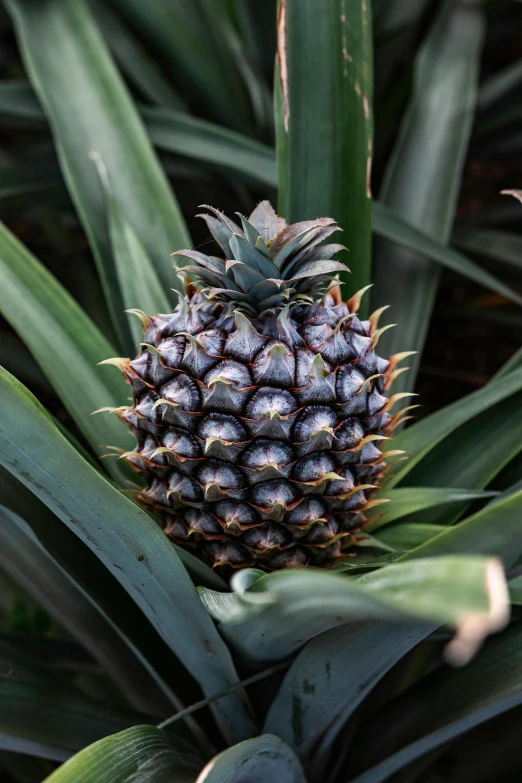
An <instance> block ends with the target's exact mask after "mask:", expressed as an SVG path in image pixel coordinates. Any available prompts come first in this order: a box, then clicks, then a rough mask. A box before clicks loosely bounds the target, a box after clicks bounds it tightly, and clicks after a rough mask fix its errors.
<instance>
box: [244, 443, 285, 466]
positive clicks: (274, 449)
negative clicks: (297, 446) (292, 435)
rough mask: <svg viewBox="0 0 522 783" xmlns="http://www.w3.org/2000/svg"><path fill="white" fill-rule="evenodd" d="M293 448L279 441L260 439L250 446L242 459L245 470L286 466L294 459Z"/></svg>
mask: <svg viewBox="0 0 522 783" xmlns="http://www.w3.org/2000/svg"><path fill="white" fill-rule="evenodd" d="M293 456H294V455H293V451H292V447H291V446H289V445H288V444H287V443H283V442H282V441H279V440H270V439H269V438H259V439H258V440H257V441H256V442H255V443H254V444H253V445H252V446H248V447H247V448H246V449H245V451H244V452H243V454H242V455H241V457H240V464H241V465H243V466H244V467H245V468H254V469H255V468H263V467H265V465H286V464H288V463H289V462H292V459H293Z"/></svg>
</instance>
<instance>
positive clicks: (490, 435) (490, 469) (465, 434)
mask: <svg viewBox="0 0 522 783" xmlns="http://www.w3.org/2000/svg"><path fill="white" fill-rule="evenodd" d="M521 404H522V392H519V393H518V394H514V395H513V396H511V397H508V398H507V399H506V400H502V401H501V402H499V403H498V404H497V405H494V406H492V407H490V408H488V410H486V411H484V412H483V413H481V414H480V415H479V416H476V417H475V418H473V419H472V420H471V421H469V422H467V423H466V424H464V425H463V426H461V427H459V429H457V430H456V431H455V432H453V433H451V435H449V436H447V437H446V438H444V440H443V441H442V442H441V443H439V444H438V446H436V447H435V448H434V449H432V450H431V451H430V452H429V454H427V455H426V456H425V457H424V459H422V460H421V462H420V463H419V464H418V465H416V466H415V467H414V469H413V470H412V471H411V472H410V473H409V474H408V483H412V484H420V485H421V486H422V485H424V484H426V483H428V482H429V483H430V484H431V483H433V484H436V485H438V484H442V485H444V486H452V485H453V484H458V485H459V486H466V487H474V488H475V487H476V488H477V489H480V488H481V487H486V486H489V485H490V483H491V482H492V481H493V479H494V478H495V476H497V475H498V474H499V473H500V471H501V470H502V469H503V468H505V467H506V466H507V465H508V464H509V463H510V462H511V461H512V460H513V459H514V458H515V457H516V456H517V455H518V454H520V451H521V449H522V422H521V421H520V417H519V415H518V414H519V411H520V406H521ZM468 506H469V501H468V502H464V503H461V504H457V505H454V506H451V507H446V508H441V509H440V510H439V511H438V512H437V513H436V514H434V515H433V517H432V520H431V521H433V522H437V523H439V524H453V523H454V522H455V521H456V520H457V519H459V517H461V516H462V512H463V510H464V509H466V508H467V507H468Z"/></svg>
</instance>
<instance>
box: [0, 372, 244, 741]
mask: <svg viewBox="0 0 522 783" xmlns="http://www.w3.org/2000/svg"><path fill="white" fill-rule="evenodd" d="M0 407H2V409H3V410H4V411H8V412H9V413H8V415H5V416H3V417H2V419H1V421H0V463H1V464H3V465H4V466H5V467H6V468H7V469H8V470H9V471H10V472H11V473H13V474H14V475H15V476H16V477H17V478H19V480H20V481H21V482H22V483H23V484H25V485H26V486H28V487H29V489H31V490H32V491H33V492H35V494H37V495H38V497H40V499H41V500H43V502H44V503H45V504H46V505H47V506H49V508H51V509H52V510H53V511H54V513H55V514H56V515H57V516H58V517H59V518H60V519H61V520H62V521H63V522H64V523H65V524H66V525H67V526H68V527H70V528H71V529H72V530H73V532H74V533H75V534H76V535H77V536H79V538H80V539H81V540H82V541H84V542H85V543H86V544H87V546H89V547H90V548H91V549H92V550H93V551H95V552H96V554H97V556H98V557H99V559H100V560H101V561H102V562H103V563H104V564H105V565H106V567H107V568H108V569H109V571H111V573H113V574H114V576H115V577H116V578H117V579H118V581H119V582H121V584H122V585H123V587H124V588H125V589H126V590H127V592H128V593H129V594H130V595H131V596H132V598H133V599H134V601H135V602H136V604H137V605H138V606H139V607H140V608H141V609H142V610H143V612H144V613H145V614H146V616H147V617H148V619H149V620H150V622H151V623H152V625H153V626H154V627H155V629H156V630H157V631H158V633H159V634H160V636H161V637H162V638H163V639H164V640H165V642H166V643H167V644H168V645H169V647H170V648H171V649H172V650H173V651H174V652H175V653H176V655H177V656H178V657H179V658H180V660H181V661H182V663H184V665H185V666H186V667H187V668H189V669H190V671H191V673H192V674H193V676H194V677H195V679H196V680H197V681H198V682H199V684H200V686H201V688H202V690H203V691H204V693H205V694H206V695H211V694H212V693H214V692H216V691H219V690H221V689H223V688H226V687H228V686H229V685H232V684H233V683H235V682H237V675H236V672H235V669H234V666H233V664H232V660H231V657H230V654H229V651H228V650H227V648H226V646H225V644H224V643H223V641H222V640H221V638H220V637H219V635H218V633H217V631H216V629H215V628H214V626H213V624H212V621H211V620H210V618H209V617H208V615H207V614H206V612H205V611H204V609H203V607H202V606H201V604H200V601H199V599H198V596H197V593H196V591H195V590H194V587H193V585H192V582H191V581H190V579H189V577H188V574H187V572H186V571H185V568H184V567H183V565H182V560H183V562H184V563H186V564H187V566H188V567H189V568H190V569H191V570H192V572H193V573H194V575H195V576H196V578H197V579H203V580H205V581H207V580H209V579H210V580H212V581H214V576H213V574H212V571H211V570H210V569H209V568H207V567H206V566H205V565H204V564H203V563H201V562H199V561H197V560H196V559H195V558H194V557H192V556H190V555H188V557H187V553H184V552H183V551H182V550H178V549H177V548H176V547H174V546H173V545H172V543H171V542H170V541H169V540H168V539H167V537H166V536H165V535H164V534H163V533H162V531H161V530H160V529H159V528H158V526H157V525H156V523H155V522H153V520H152V519H151V518H150V517H149V516H148V515H147V514H146V513H145V512H144V511H142V510H141V509H139V508H138V507H137V506H135V505H134V504H133V503H131V502H130V501H129V500H127V499H126V498H124V497H123V495H121V494H120V493H119V492H118V490H116V489H114V488H113V487H112V486H111V485H110V484H109V483H108V482H107V481H105V480H104V479H103V478H102V477H101V476H100V475H99V474H98V473H97V472H96V471H95V470H93V468H91V467H90V465H88V464H86V463H85V462H84V460H83V459H82V458H81V457H80V455H78V454H77V453H76V452H75V451H74V449H73V448H72V446H70V445H69V443H67V441H66V440H65V439H64V438H63V437H62V435H60V434H59V432H58V430H57V429H56V428H55V426H54V425H53V423H52V421H51V420H50V419H49V417H48V416H47V415H46V414H45V412H44V411H43V409H42V408H41V407H40V406H39V405H38V403H37V402H36V400H35V399H34V397H32V395H31V394H30V393H29V392H28V391H27V389H25V388H24V387H23V386H21V384H19V383H18V382H17V381H16V380H15V379H14V378H13V377H12V376H9V375H8V374H7V373H6V372H5V371H3V372H1V373H0ZM102 520H103V524H102ZM178 551H179V553H180V555H179V556H178V554H177V552H178ZM180 558H181V559H180ZM218 581H220V580H218ZM213 710H214V712H215V713H216V715H217V716H219V724H220V726H221V728H222V730H223V732H224V734H225V736H228V737H230V738H232V740H233V739H235V738H241V739H242V738H244V736H245V734H247V735H248V734H252V733H253V732H252V729H253V726H252V722H251V718H250V715H249V712H248V706H247V702H246V697H245V696H244V694H243V693H239V694H233V695H231V696H229V697H228V698H227V699H222V700H220V701H219V702H217V703H215V704H214V705H213Z"/></svg>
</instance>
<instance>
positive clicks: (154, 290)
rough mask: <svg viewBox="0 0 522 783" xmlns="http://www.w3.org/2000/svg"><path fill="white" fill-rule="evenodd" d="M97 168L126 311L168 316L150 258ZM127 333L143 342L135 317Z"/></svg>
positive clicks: (104, 173) (102, 169)
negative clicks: (105, 199)
mask: <svg viewBox="0 0 522 783" xmlns="http://www.w3.org/2000/svg"><path fill="white" fill-rule="evenodd" d="M97 165H98V168H99V170H100V179H101V180H102V183H103V187H104V189H105V193H106V198H107V219H108V223H109V235H110V240H111V247H112V253H113V258H114V265H115V267H116V274H117V275H118V280H119V285H120V291H121V295H122V298H123V304H124V306H125V309H126V310H132V309H138V310H142V311H143V312H144V313H146V314H147V315H156V313H169V312H170V310H171V306H170V304H169V300H168V299H167V296H166V294H165V291H164V289H163V288H162V286H161V283H160V280H159V278H158V275H157V274H156V270H155V269H154V265H153V264H152V261H151V258H150V256H149V254H148V253H147V251H146V250H145V247H144V246H143V244H142V242H141V241H140V239H139V237H138V235H137V233H136V231H135V230H134V228H133V226H132V225H131V224H130V223H129V221H128V220H127V218H126V217H125V213H124V212H123V210H122V209H121V207H120V205H119V204H118V201H117V200H116V199H115V198H114V194H113V192H112V188H111V183H110V181H109V177H108V174H107V171H106V169H105V164H104V162H103V161H102V160H98V161H97ZM130 330H131V334H132V337H133V340H134V342H135V343H139V342H140V341H142V340H143V326H142V324H141V322H140V321H139V320H138V319H137V318H134V317H133V318H132V320H131V323H130Z"/></svg>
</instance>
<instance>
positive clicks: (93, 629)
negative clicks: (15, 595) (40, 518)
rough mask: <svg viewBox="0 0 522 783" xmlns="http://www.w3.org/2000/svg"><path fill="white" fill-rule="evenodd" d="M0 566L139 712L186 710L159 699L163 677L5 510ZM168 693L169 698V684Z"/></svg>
mask: <svg viewBox="0 0 522 783" xmlns="http://www.w3.org/2000/svg"><path fill="white" fill-rule="evenodd" d="M0 564H1V566H2V569H3V570H4V572H6V573H8V574H10V575H11V577H12V578H13V579H14V580H15V582H16V583H17V584H19V585H20V586H21V587H23V588H24V590H26V591H27V592H28V593H29V595H31V596H32V597H33V598H34V599H35V600H36V601H38V604H39V605H40V606H42V607H43V608H44V609H46V610H47V611H48V612H49V613H50V614H51V615H52V617H54V619H55V620H56V621H57V622H58V623H59V624H60V625H61V626H62V628H65V629H66V630H67V631H69V633H71V635H72V636H73V637H74V638H75V639H77V640H78V641H79V642H81V644H82V645H83V647H84V648H85V649H86V650H88V651H89V652H90V653H91V655H92V656H93V657H94V659H95V660H97V661H98V662H99V663H100V664H101V666H102V667H103V668H104V669H105V670H106V671H107V673H108V674H109V675H110V677H111V678H112V680H113V682H115V683H116V685H118V686H119V688H120V689H121V691H122V693H123V695H124V696H125V697H126V698H127V699H128V700H129V702H130V703H131V704H132V706H133V707H134V708H135V709H139V710H142V711H145V712H150V713H152V714H156V715H157V714H158V710H159V711H160V712H159V714H162V713H164V711H165V710H166V709H167V708H168V707H167V705H168V706H170V707H171V708H172V706H175V707H176V708H178V709H179V708H180V705H179V701H177V700H176V698H175V697H174V694H172V695H171V696H170V698H169V699H168V700H167V699H165V698H159V694H158V691H157V688H158V680H159V676H158V675H157V673H156V672H154V670H153V669H152V667H151V666H150V664H148V662H147V661H146V660H145V659H144V657H143V655H141V653H140V652H139V651H138V650H137V648H136V647H135V646H134V645H133V644H132V642H131V641H130V640H129V639H127V638H126V637H125V636H124V634H122V632H121V631H120V630H119V629H118V627H117V626H116V625H115V623H114V622H112V621H111V619H110V618H109V617H108V615H107V614H106V613H105V612H104V611H103V610H102V609H101V608H100V607H99V606H98V605H97V604H96V602H95V601H94V600H93V599H92V598H91V596H90V595H89V594H88V593H87V592H86V591H85V590H84V589H83V588H82V586H81V585H80V584H78V583H77V582H76V581H75V580H74V579H73V578H72V577H71V576H70V575H69V574H68V573H67V572H66V571H65V570H64V569H63V568H62V567H61V566H60V565H59V563H57V562H56V561H55V560H54V559H53V557H52V556H51V555H50V554H49V553H48V552H47V551H46V550H45V548H44V547H43V546H42V544H41V543H40V542H39V540H38V538H37V537H36V535H35V534H34V533H33V531H32V530H31V528H30V527H29V525H27V524H26V523H25V522H24V521H23V520H22V519H21V518H20V517H19V516H18V515H17V514H15V513H13V512H12V511H10V510H9V509H8V508H5V507H4V506H0ZM160 687H161V688H162V690H164V691H166V692H167V693H168V692H169V690H168V687H167V686H166V685H165V683H161V686H160Z"/></svg>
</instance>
